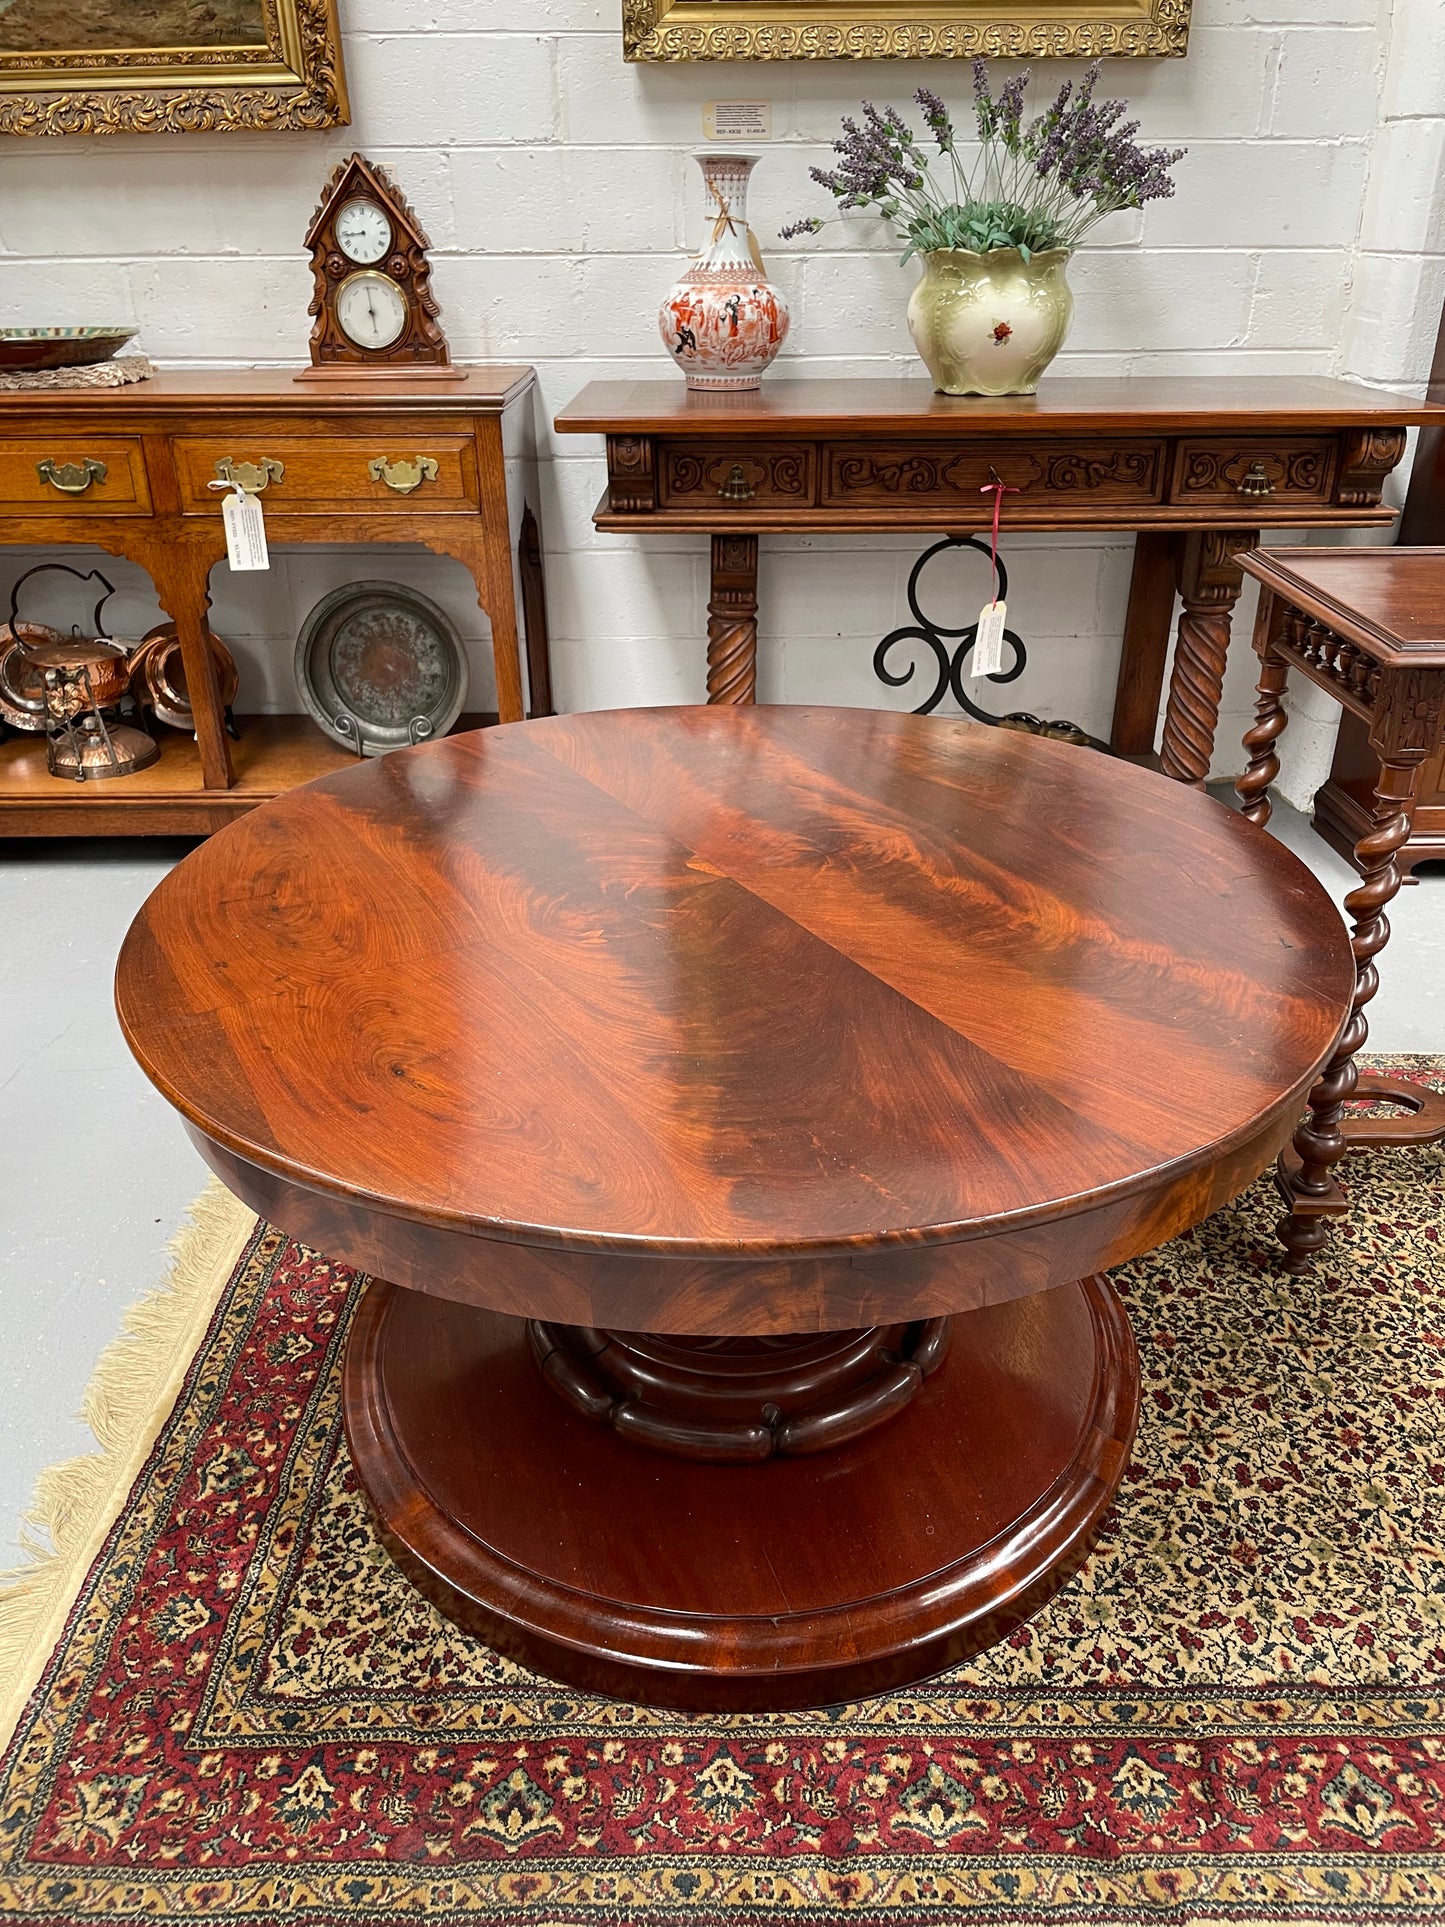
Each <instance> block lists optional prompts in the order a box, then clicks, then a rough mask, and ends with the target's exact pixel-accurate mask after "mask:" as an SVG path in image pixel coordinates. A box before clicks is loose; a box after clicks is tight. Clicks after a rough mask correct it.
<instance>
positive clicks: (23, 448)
mask: <svg viewBox="0 0 1445 1927" xmlns="http://www.w3.org/2000/svg"><path fill="white" fill-rule="evenodd" d="M150 506H151V498H150V488H149V486H148V485H147V482H146V465H145V455H144V453H143V451H142V449H141V445H140V439H139V437H135V438H127V439H125V440H120V439H117V438H114V437H106V436H98V435H81V436H75V435H71V434H69V433H65V432H62V433H59V434H55V435H50V436H47V437H45V438H43V439H41V438H38V437H37V438H36V439H34V440H30V439H27V440H25V441H5V442H0V509H4V510H6V511H8V512H9V513H11V514H15V513H20V514H24V515H78V514H79V515H149V513H150Z"/></svg>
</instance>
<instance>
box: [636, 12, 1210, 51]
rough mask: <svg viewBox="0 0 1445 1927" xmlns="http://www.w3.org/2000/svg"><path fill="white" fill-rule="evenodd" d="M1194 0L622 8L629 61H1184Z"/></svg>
mask: <svg viewBox="0 0 1445 1927" xmlns="http://www.w3.org/2000/svg"><path fill="white" fill-rule="evenodd" d="M1192 4H1193V0H1052V4H1050V0H982V4H980V3H979V0H873V3H872V4H871V5H870V4H867V0H864V3H863V4H860V3H859V0H622V49H623V53H624V54H625V55H626V57H627V59H628V60H948V59H970V60H971V59H972V58H973V56H974V55H975V54H988V55H996V56H1000V57H1004V58H1013V59H1016V58H1019V57H1023V58H1042V57H1045V56H1057V55H1065V56H1070V55H1072V56H1077V57H1079V58H1082V59H1092V58H1093V57H1094V56H1095V55H1097V54H1107V55H1110V56H1113V57H1118V56H1120V55H1137V56H1147V55H1156V56H1157V55H1172V56H1178V55H1181V54H1184V53H1186V52H1187V51H1188V47H1189V11H1190V7H1191V5H1192Z"/></svg>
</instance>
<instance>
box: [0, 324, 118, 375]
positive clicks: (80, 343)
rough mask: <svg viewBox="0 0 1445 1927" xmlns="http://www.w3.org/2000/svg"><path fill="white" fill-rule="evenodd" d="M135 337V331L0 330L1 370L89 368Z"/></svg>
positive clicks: (32, 371) (112, 329)
mask: <svg viewBox="0 0 1445 1927" xmlns="http://www.w3.org/2000/svg"><path fill="white" fill-rule="evenodd" d="M135 337H136V330H135V329H134V328H0V369H5V370H7V371H9V372H11V373H16V372H19V371H24V372H26V373H31V374H33V373H36V372H37V371H38V370H40V369H42V368H89V367H91V366H92V365H93V364H94V363H95V362H98V361H109V360H110V358H111V356H112V355H114V354H117V353H119V351H120V350H121V349H122V348H123V347H124V346H125V344H126V343H127V342H128V341H134V340H135Z"/></svg>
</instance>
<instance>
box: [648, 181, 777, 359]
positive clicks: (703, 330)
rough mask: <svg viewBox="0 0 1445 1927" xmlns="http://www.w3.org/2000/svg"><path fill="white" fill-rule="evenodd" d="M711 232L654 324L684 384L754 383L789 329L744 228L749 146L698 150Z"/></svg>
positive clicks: (746, 215)
mask: <svg viewBox="0 0 1445 1927" xmlns="http://www.w3.org/2000/svg"><path fill="white" fill-rule="evenodd" d="M696 159H697V163H698V165H699V167H701V169H702V177H703V181H704V183H705V185H706V188H707V211H708V218H709V220H710V222H711V239H710V240H709V242H708V245H707V246H706V247H705V248H704V249H703V251H702V253H701V254H699V255H698V257H697V259H696V260H695V261H694V262H693V263H692V265H691V267H689V268H688V270H687V272H686V274H684V275H683V277H682V279H681V280H680V281H679V282H678V283H677V285H676V287H675V288H673V290H672V292H671V293H670V294H669V295H668V296H667V298H666V300H665V301H664V302H663V304H662V310H661V312H660V314H659V315H658V325H659V327H660V328H661V330H662V339H663V341H664V342H665V343H666V344H667V349H668V352H669V354H671V356H672V358H673V360H674V361H675V362H676V363H677V365H678V367H679V368H681V370H682V371H683V373H684V375H686V377H687V385H688V387H689V388H756V387H758V386H759V385H760V384H761V382H762V378H763V370H764V369H765V368H767V367H768V366H769V365H770V363H771V362H772V361H773V359H774V358H775V357H776V355H777V352H778V350H779V349H780V348H781V347H782V345H783V343H784V341H785V340H786V339H787V335H788V304H787V303H786V302H785V301H784V299H783V297H782V295H780V294H779V293H778V291H777V289H776V288H775V287H773V286H772V284H771V283H770V282H769V281H768V279H767V277H766V275H765V274H764V272H763V264H762V262H761V261H760V260H759V259H758V257H757V254H756V252H755V251H754V248H753V246H752V237H751V236H750V234H749V233H748V176H749V175H750V174H751V173H752V171H753V169H754V167H756V166H757V163H758V156H757V155H756V154H699V155H697V156H696Z"/></svg>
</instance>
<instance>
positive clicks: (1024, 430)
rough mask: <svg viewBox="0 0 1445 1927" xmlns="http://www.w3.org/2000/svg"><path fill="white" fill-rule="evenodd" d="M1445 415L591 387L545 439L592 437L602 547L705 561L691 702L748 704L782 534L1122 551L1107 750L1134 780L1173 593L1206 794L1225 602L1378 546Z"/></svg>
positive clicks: (1364, 408) (1328, 394) (1385, 407)
mask: <svg viewBox="0 0 1445 1927" xmlns="http://www.w3.org/2000/svg"><path fill="white" fill-rule="evenodd" d="M1436 421H1440V422H1445V407H1439V406H1435V405H1433V404H1431V403H1429V402H1414V401H1409V400H1406V399H1404V398H1402V397H1401V396H1399V395H1391V394H1387V393H1385V392H1384V391H1382V390H1380V389H1374V388H1364V387H1360V386H1358V385H1356V384H1355V383H1352V382H1343V381H1332V380H1326V379H1324V378H1322V377H1320V378H1317V377H1313V376H1311V377H1307V378H1299V379H1292V380H1280V379H1269V380H1235V379H1217V378H1214V377H1207V378H1200V377H1181V378H1179V379H1156V378H1154V377H1152V376H1151V377H1142V376H1140V377H1134V376H1125V377H1121V378H1117V379H1116V378H1110V379H1102V378H1088V377H1085V378H1082V379H1075V378H1070V377H1062V376H1061V377H1057V378H1056V377H1052V376H1051V377H1049V378H1047V379H1046V380H1045V382H1044V385H1043V388H1042V390H1041V392H1040V393H1039V394H1037V395H1010V396H1005V397H1002V398H1000V399H983V398H979V397H958V396H947V395H936V394H934V392H933V391H932V389H931V388H930V387H929V385H928V382H927V380H926V379H925V378H923V377H913V378H904V379H893V380H884V381H874V380H829V381H775V380H769V381H765V382H764V384H763V386H762V388H761V389H760V390H758V391H755V392H753V393H751V394H728V393H722V394H692V393H689V392H688V391H687V390H686V389H685V388H684V387H683V385H682V383H681V382H677V381H643V382H593V383H591V384H590V385H589V386H588V387H586V388H584V389H583V391H582V393H581V394H580V395H579V396H578V397H577V398H576V400H575V401H573V402H571V403H570V404H569V405H568V407H566V408H564V409H563V411H562V413H561V414H560V415H559V416H558V417H557V421H556V427H557V429H558V431H559V432H560V433H562V434H571V435H605V436H606V438H607V476H608V481H607V492H606V494H605V495H604V496H603V498H602V501H601V502H600V503H599V505H598V507H597V510H596V512H595V514H594V516H593V521H594V522H595V524H596V526H597V527H598V528H599V529H606V530H610V531H614V532H616V533H619V534H621V533H628V534H643V533H645V532H646V531H647V530H649V529H656V530H659V531H661V530H670V531H676V530H684V529H695V530H698V531H705V532H706V533H708V534H709V535H710V536H711V538H712V595H711V599H710V601H709V604H708V645H707V660H708V677H707V687H708V701H709V702H714V703H747V702H752V701H753V700H754V691H755V685H756V659H757V633H758V599H757V568H758V537H759V535H761V534H781V533H796V532H801V531H805V530H806V531H823V530H826V531H834V532H839V533H847V532H849V531H853V530H857V531H860V532H861V531H863V530H883V529H900V530H902V529H908V530H914V531H931V532H934V533H936V534H952V533H961V532H968V531H971V530H976V529H978V528H979V527H981V526H983V527H986V526H987V522H988V512H987V507H986V504H987V501H988V498H987V497H986V496H985V495H983V494H981V493H980V490H981V489H983V488H984V487H985V486H986V485H987V484H988V483H990V481H992V480H994V479H997V480H998V481H1000V482H1003V483H1005V484H1007V486H1008V488H1009V489H1010V490H1011V491H1014V492H1011V493H1010V494H1008V495H1006V496H1005V498H1004V503H1005V506H1004V511H1003V525H1004V529H1005V530H1006V531H1007V530H1010V529H1060V530H1062V529H1131V530H1134V531H1136V532H1137V537H1138V540H1137V546H1136V549H1135V556H1134V577H1133V583H1132V586H1131V589H1130V594H1129V608H1128V615H1127V617H1126V621H1125V631H1124V650H1123V656H1122V659H1121V661H1120V666H1119V682H1118V691H1117V694H1116V697H1115V706H1114V722H1113V731H1112V740H1111V747H1112V748H1113V749H1114V750H1116V751H1117V752H1118V753H1119V754H1120V755H1126V756H1141V757H1148V756H1149V755H1150V753H1151V752H1152V750H1153V747H1154V730H1155V724H1156V720H1157V717H1158V713H1159V698H1160V694H1161V691H1162V689H1163V682H1164V665H1165V661H1166V658H1167V655H1168V648H1169V633H1170V627H1171V623H1172V619H1173V612H1174V594H1175V590H1176V588H1177V589H1178V591H1179V593H1180V595H1181V596H1182V598H1183V604H1184V610H1183V614H1182V616H1181V617H1180V622H1179V645H1178V648H1177V650H1176V651H1175V663H1174V672H1173V675H1172V678H1171V682H1170V691H1169V704H1168V710H1167V713H1166V717H1165V726H1164V740H1163V747H1162V753H1161V757H1160V763H1161V767H1162V768H1163V769H1164V771H1165V773H1166V774H1167V775H1170V776H1173V777H1175V778H1177V779H1178V780H1180V781H1181V782H1189V783H1196V784H1197V783H1202V782H1203V781H1204V778H1205V777H1206V775H1207V774H1208V771H1209V759H1210V752H1211V750H1212V748H1213V745H1214V732H1215V726H1216V724H1217V721H1218V716H1219V696H1220V689H1221V686H1222V683H1223V678H1224V662H1225V654H1226V651H1227V649H1228V645H1229V630H1230V613H1231V610H1232V609H1233V606H1234V604H1235V602H1236V600H1237V599H1238V596H1239V592H1240V588H1241V586H1242V582H1243V575H1242V571H1241V568H1240V556H1241V554H1242V553H1243V552H1244V551H1246V550H1248V549H1252V548H1253V547H1254V546H1255V545H1256V543H1257V542H1258V540H1259V535H1260V532H1261V530H1263V529H1266V528H1292V529H1300V528H1358V527H1362V526H1368V525H1370V524H1377V525H1378V524H1387V523H1389V522H1390V521H1391V520H1392V519H1393V516H1394V511H1393V510H1392V509H1389V508H1385V507H1382V506H1381V502H1380V493H1381V489H1382V486H1383V484H1384V480H1385V477H1386V476H1387V475H1388V474H1389V472H1390V470H1391V469H1392V468H1393V467H1394V466H1395V464H1396V463H1397V462H1398V461H1399V459H1400V457H1401V455H1402V454H1403V453H1404V449H1405V430H1406V428H1407V427H1410V426H1412V425H1413V424H1416V423H1425V422H1436Z"/></svg>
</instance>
